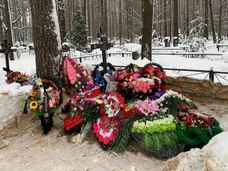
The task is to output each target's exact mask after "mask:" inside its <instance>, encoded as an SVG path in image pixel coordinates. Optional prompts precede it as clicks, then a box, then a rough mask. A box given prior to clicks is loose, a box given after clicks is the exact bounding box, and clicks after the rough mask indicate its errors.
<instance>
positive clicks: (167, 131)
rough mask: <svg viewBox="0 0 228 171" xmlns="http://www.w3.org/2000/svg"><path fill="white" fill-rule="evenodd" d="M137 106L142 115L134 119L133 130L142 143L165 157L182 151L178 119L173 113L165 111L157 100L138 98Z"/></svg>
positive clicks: (134, 135)
mask: <svg viewBox="0 0 228 171" xmlns="http://www.w3.org/2000/svg"><path fill="white" fill-rule="evenodd" d="M135 107H136V108H137V109H138V110H139V111H140V112H141V113H142V116H141V118H139V119H137V120H135V121H134V123H133V126H132V129H131V132H132V135H133V137H134V138H135V139H136V140H137V142H138V143H139V144H140V145H142V146H143V147H144V148H145V149H146V150H148V151H150V152H152V153H154V154H156V155H159V156H163V157H173V156H175V155H177V154H178V153H180V152H182V150H183V148H182V144H181V142H180V140H179V138H178V136H177V132H176V129H177V127H176V125H177V120H176V119H175V117H174V116H173V115H171V114H169V113H167V112H166V113H163V112H164V110H160V107H159V104H157V101H155V100H150V99H146V100H138V101H136V102H135Z"/></svg>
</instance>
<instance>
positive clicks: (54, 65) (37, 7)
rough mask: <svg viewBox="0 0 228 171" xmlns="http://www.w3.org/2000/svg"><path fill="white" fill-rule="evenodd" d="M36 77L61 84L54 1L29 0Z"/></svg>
mask: <svg viewBox="0 0 228 171" xmlns="http://www.w3.org/2000/svg"><path fill="white" fill-rule="evenodd" d="M30 5H31V12H32V29H33V42H34V49H35V55H36V74H37V77H40V78H44V77H48V78H52V79H55V80H56V81H57V82H59V83H61V72H60V71H61V61H62V59H61V48H62V47H61V38H60V30H59V23H58V16H57V10H56V3H55V0H45V1H43V0H36V1H34V0H30Z"/></svg>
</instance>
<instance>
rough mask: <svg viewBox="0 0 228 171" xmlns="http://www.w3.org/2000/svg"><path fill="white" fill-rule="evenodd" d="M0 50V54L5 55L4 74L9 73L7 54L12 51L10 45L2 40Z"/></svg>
mask: <svg viewBox="0 0 228 171" xmlns="http://www.w3.org/2000/svg"><path fill="white" fill-rule="evenodd" d="M1 47H2V49H0V53H5V61H6V67H3V70H4V71H6V72H9V71H10V67H9V53H10V52H11V51H14V50H12V49H11V44H10V43H8V42H7V40H4V42H3V43H2V44H1Z"/></svg>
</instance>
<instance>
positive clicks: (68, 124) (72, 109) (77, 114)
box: [62, 87, 101, 132]
mask: <svg viewBox="0 0 228 171" xmlns="http://www.w3.org/2000/svg"><path fill="white" fill-rule="evenodd" d="M100 95H101V91H100V89H99V88H96V87H95V88H92V89H91V90H89V91H85V92H79V93H76V94H75V95H74V96H73V97H72V98H71V99H70V100H69V101H68V102H67V103H66V104H65V106H63V107H62V113H67V114H66V117H65V119H64V129H65V131H66V132H72V131H74V130H75V129H77V128H78V127H81V126H82V125H83V124H84V123H86V122H94V121H95V120H96V119H97V118H99V117H100V113H99V110H100V107H99V103H98V102H97V100H96V98H98V97H99V96H100Z"/></svg>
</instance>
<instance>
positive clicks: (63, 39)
mask: <svg viewBox="0 0 228 171" xmlns="http://www.w3.org/2000/svg"><path fill="white" fill-rule="evenodd" d="M58 19H59V28H60V36H61V42H62V43H63V42H66V27H65V10H64V0H58Z"/></svg>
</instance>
